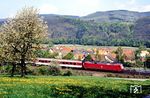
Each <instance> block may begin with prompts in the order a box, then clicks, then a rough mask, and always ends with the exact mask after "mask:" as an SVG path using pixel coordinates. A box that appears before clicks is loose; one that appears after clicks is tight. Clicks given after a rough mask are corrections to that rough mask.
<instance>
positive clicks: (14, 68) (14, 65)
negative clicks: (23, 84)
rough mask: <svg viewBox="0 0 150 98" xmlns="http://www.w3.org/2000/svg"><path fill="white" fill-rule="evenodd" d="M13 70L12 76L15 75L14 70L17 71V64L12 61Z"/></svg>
mask: <svg viewBox="0 0 150 98" xmlns="http://www.w3.org/2000/svg"><path fill="white" fill-rule="evenodd" d="M12 66H13V67H12V71H11V77H13V76H14V72H15V70H16V64H15V63H12Z"/></svg>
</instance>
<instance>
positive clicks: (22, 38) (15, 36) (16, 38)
mask: <svg viewBox="0 0 150 98" xmlns="http://www.w3.org/2000/svg"><path fill="white" fill-rule="evenodd" d="M47 31H48V27H47V24H46V22H44V21H43V20H42V18H41V17H40V16H39V14H38V10H37V9H35V8H33V7H29V8H27V7H26V8H23V9H22V10H21V11H19V12H18V13H17V14H16V16H14V18H11V19H8V20H7V21H6V22H5V23H4V24H3V25H2V27H1V33H0V36H1V39H0V43H1V51H0V52H1V58H2V60H5V61H7V62H12V65H13V69H12V76H13V72H14V69H15V65H16V64H19V65H20V66H21V76H22V77H23V76H25V72H26V62H27V61H30V60H31V59H32V58H33V56H34V52H33V51H35V50H36V49H37V48H38V47H39V45H40V42H41V41H42V39H43V38H45V37H47Z"/></svg>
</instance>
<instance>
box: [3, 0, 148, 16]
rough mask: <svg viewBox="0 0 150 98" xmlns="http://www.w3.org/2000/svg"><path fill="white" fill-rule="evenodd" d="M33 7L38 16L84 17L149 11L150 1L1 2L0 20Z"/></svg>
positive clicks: (48, 0)
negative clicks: (111, 11)
mask: <svg viewBox="0 0 150 98" xmlns="http://www.w3.org/2000/svg"><path fill="white" fill-rule="evenodd" d="M31 6H33V7H35V8H37V9H39V13H40V14H59V15H75V16H86V15H88V14H91V13H94V12H97V11H110V10H130V11H139V12H146V11H150V0H1V2H0V18H7V17H12V16H14V15H15V14H16V13H17V11H19V10H21V9H22V8H23V7H31Z"/></svg>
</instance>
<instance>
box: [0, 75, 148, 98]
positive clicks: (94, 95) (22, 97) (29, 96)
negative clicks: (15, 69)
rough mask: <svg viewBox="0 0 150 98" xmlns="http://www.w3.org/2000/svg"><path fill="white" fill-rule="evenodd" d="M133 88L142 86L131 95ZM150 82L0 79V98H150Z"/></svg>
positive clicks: (51, 77)
mask: <svg viewBox="0 0 150 98" xmlns="http://www.w3.org/2000/svg"><path fill="white" fill-rule="evenodd" d="M130 85H142V87H143V88H142V93H141V94H131V93H130ZM148 87H150V80H147V81H131V80H123V79H112V78H99V77H90V76H87V77H86V76H84V77H83V76H76V77H75V76H70V77H63V76H55V77H53V76H43V77H42V76H40V77H38V76H30V77H28V78H19V77H14V78H10V77H4V76H0V98H106V97H107V98H127V97H128V98H138V97H139V98H140V97H142V96H145V95H148V94H150V88H148Z"/></svg>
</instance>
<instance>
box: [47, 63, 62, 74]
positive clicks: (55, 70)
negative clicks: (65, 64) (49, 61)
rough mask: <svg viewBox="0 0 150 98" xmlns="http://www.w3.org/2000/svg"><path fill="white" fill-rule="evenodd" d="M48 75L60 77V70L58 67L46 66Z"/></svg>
mask: <svg viewBox="0 0 150 98" xmlns="http://www.w3.org/2000/svg"><path fill="white" fill-rule="evenodd" d="M47 71H48V75H53V76H58V75H61V68H60V66H54V65H51V66H48V70H47Z"/></svg>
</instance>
